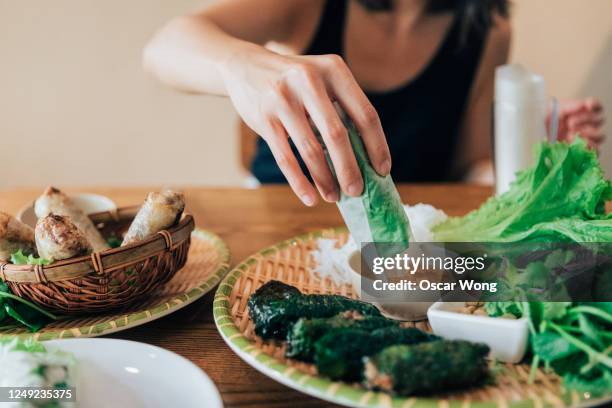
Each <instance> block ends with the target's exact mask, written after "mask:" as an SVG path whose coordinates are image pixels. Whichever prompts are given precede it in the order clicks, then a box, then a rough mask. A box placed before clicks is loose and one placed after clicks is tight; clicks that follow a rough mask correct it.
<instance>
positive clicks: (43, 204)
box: [34, 187, 110, 252]
mask: <svg viewBox="0 0 612 408" xmlns="http://www.w3.org/2000/svg"><path fill="white" fill-rule="evenodd" d="M34 212H35V213H36V216H37V217H38V218H43V217H46V216H47V215H49V214H51V213H53V214H55V215H63V216H66V217H70V220H71V221H72V222H73V223H74V225H76V226H77V227H78V228H79V229H80V230H81V231H83V234H85V237H86V238H87V240H88V241H89V243H90V245H91V247H93V250H94V251H96V252H99V251H104V250H105V249H108V248H110V247H109V245H108V243H107V242H106V241H105V240H104V237H102V234H100V231H98V229H97V228H96V226H95V225H94V223H93V222H92V221H91V219H90V218H89V217H88V216H87V214H85V213H84V212H83V210H81V209H80V208H78V207H77V206H76V205H75V204H74V202H73V201H72V200H71V199H70V197H68V196H67V195H66V194H64V193H63V192H61V191H60V190H58V189H57V188H55V187H48V188H47V189H46V190H45V192H44V193H43V194H42V195H41V196H40V197H39V198H38V199H37V200H36V203H35V205H34Z"/></svg>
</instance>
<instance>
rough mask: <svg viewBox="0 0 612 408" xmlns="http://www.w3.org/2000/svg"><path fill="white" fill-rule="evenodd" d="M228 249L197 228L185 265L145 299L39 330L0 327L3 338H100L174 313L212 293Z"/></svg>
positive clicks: (225, 266) (223, 270)
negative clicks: (118, 309) (121, 307)
mask: <svg viewBox="0 0 612 408" xmlns="http://www.w3.org/2000/svg"><path fill="white" fill-rule="evenodd" d="M229 258H230V254H229V249H228V248H227V245H226V244H225V242H223V240H222V239H221V238H220V237H219V236H217V235H216V234H214V233H212V232H210V231H206V230H201V229H196V230H195V231H193V233H192V235H191V247H190V249H189V258H188V260H187V263H186V264H185V266H184V267H183V268H182V269H181V270H179V271H178V272H177V273H176V274H175V275H174V277H173V278H172V279H171V280H170V281H169V282H168V283H166V284H164V285H163V286H162V287H161V288H160V289H158V290H157V291H155V292H154V293H152V294H151V295H150V296H149V297H148V298H147V299H146V300H144V301H142V302H141V303H139V304H136V305H132V306H130V307H129V309H126V310H122V311H120V312H115V313H113V314H101V315H92V316H88V317H77V318H67V319H62V320H58V321H54V322H52V323H50V324H48V325H47V326H45V327H44V328H43V329H41V330H40V331H38V332H37V333H30V332H29V331H28V330H27V329H25V328H24V327H22V326H9V327H2V328H0V337H6V336H19V337H22V338H27V337H31V338H34V339H36V340H40V341H43V340H53V339H66V338H75V337H97V336H102V335H105V334H110V333H115V332H118V331H122V330H126V329H129V328H132V327H135V326H139V325H141V324H145V323H148V322H150V321H153V320H156V319H159V318H160V317H163V316H166V315H168V314H170V313H173V312H175V311H177V310H179V309H181V308H183V307H185V306H187V305H188V304H190V303H192V302H194V301H195V300H197V299H199V298H201V297H202V296H204V295H205V294H206V293H208V292H210V291H211V290H212V289H213V288H214V287H215V286H216V285H217V284H218V283H219V281H221V279H223V277H224V276H225V274H226V273H227V271H228V269H229Z"/></svg>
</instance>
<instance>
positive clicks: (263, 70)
mask: <svg viewBox="0 0 612 408" xmlns="http://www.w3.org/2000/svg"><path fill="white" fill-rule="evenodd" d="M220 73H221V76H222V77H223V82H224V84H225V89H226V90H227V93H228V94H229V96H230V98H231V99H232V102H233V104H234V106H235V107H236V109H237V111H238V113H239V114H240V116H241V117H242V119H243V120H244V121H245V123H246V124H247V125H248V126H249V127H251V128H252V129H253V130H254V131H255V132H257V133H258V134H259V135H261V136H262V137H263V138H264V139H265V140H266V142H267V143H268V145H269V146H270V150H271V151H272V153H273V154H274V157H275V159H276V162H277V163H278V165H279V167H280V169H281V171H282V172H283V174H284V175H285V177H286V178H287V181H288V182H289V184H290V186H291V188H292V189H293V190H294V191H295V193H296V194H297V195H298V197H300V199H301V200H302V202H304V204H306V205H309V206H311V205H314V204H315V203H316V201H317V193H316V190H315V189H314V187H313V186H312V184H311V183H310V182H309V181H308V179H307V178H306V176H305V175H304V174H303V172H302V171H301V169H300V166H299V164H298V161H297V159H296V157H295V156H294V154H293V152H292V150H291V148H290V145H289V143H288V139H289V138H291V140H292V141H293V142H294V144H295V146H296V147H297V149H298V151H299V154H300V156H301V157H302V159H303V160H304V162H305V163H306V166H307V167H308V171H309V172H310V175H311V176H312V179H313V181H314V183H315V185H316V187H317V188H318V190H319V192H320V193H321V196H322V197H323V198H324V199H325V200H326V201H330V202H331V201H337V200H338V199H339V194H338V191H337V187H336V182H335V180H334V176H333V175H332V172H331V171H330V168H329V166H328V164H327V161H326V159H325V155H324V151H323V148H322V146H321V144H320V143H319V141H318V140H317V138H316V136H315V133H314V131H313V128H312V126H311V121H312V124H314V126H315V127H316V129H317V130H318V131H319V133H320V134H321V136H322V139H323V141H324V143H325V146H326V148H327V150H328V152H329V155H330V157H331V160H332V163H333V166H334V170H335V173H336V176H337V179H338V182H339V184H340V188H341V189H342V191H343V192H345V193H346V194H348V195H351V196H357V195H359V194H361V192H362V191H363V180H362V177H361V172H360V170H359V167H358V166H357V161H356V159H355V155H354V153H353V150H352V147H351V143H350V141H349V138H348V133H347V130H346V128H345V126H344V124H343V122H342V120H341V118H340V115H339V114H338V112H337V111H336V109H335V107H334V102H338V103H339V105H340V106H341V107H342V108H343V110H344V111H345V112H346V113H347V114H348V115H349V117H350V118H351V119H352V120H353V122H354V123H355V125H356V126H357V129H358V130H359V131H360V133H361V136H362V139H363V141H364V145H365V147H366V149H367V151H368V155H369V157H370V160H371V162H372V165H373V167H374V169H375V170H376V171H377V172H378V173H379V174H381V175H387V174H388V173H389V171H390V169H391V156H390V153H389V148H388V146H387V142H386V140H385V136H384V133H383V130H382V126H381V124H380V120H379V118H378V114H377V113H376V110H375V109H374V107H373V106H372V105H371V104H370V102H369V101H368V99H367V97H366V96H365V94H364V93H363V91H362V90H361V88H360V87H359V85H358V84H357V82H356V81H355V79H354V78H353V75H352V74H351V72H350V70H349V68H348V67H347V66H346V64H345V63H344V61H343V60H342V59H341V58H340V57H339V56H337V55H323V56H283V55H279V54H275V53H273V52H271V51H268V50H265V49H263V48H261V47H258V46H253V47H251V48H249V49H248V50H244V52H239V53H236V54H234V55H233V56H232V57H231V58H228V60H227V61H226V62H225V63H224V64H223V66H222V68H221V70H220Z"/></svg>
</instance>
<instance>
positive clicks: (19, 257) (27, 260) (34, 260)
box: [11, 249, 51, 265]
mask: <svg viewBox="0 0 612 408" xmlns="http://www.w3.org/2000/svg"><path fill="white" fill-rule="evenodd" d="M11 263H12V264H14V265H49V264H50V263H51V261H49V260H48V259H45V258H38V257H35V256H34V255H32V254H30V255H26V254H24V253H23V251H22V250H21V249H20V250H19V251H17V252H15V253H13V254H11Z"/></svg>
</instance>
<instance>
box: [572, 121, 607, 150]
mask: <svg viewBox="0 0 612 408" xmlns="http://www.w3.org/2000/svg"><path fill="white" fill-rule="evenodd" d="M575 134H578V135H580V137H582V138H583V139H585V140H586V141H587V143H588V145H589V146H590V147H595V148H597V147H599V146H600V145H601V144H602V143H603V142H604V140H605V138H606V137H605V135H604V133H603V131H602V130H601V129H600V128H598V127H594V126H588V125H587V126H584V127H582V129H581V130H580V132H576V133H575Z"/></svg>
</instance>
